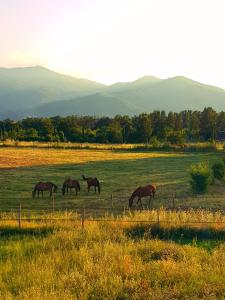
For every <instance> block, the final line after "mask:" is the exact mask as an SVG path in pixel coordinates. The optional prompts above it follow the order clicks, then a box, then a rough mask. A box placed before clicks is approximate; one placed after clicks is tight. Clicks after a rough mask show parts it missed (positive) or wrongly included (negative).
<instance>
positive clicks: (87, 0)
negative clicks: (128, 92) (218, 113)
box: [0, 0, 225, 89]
mask: <svg viewBox="0 0 225 300" xmlns="http://www.w3.org/2000/svg"><path fill="white" fill-rule="evenodd" d="M224 8H225V3H224V1H223V0H198V1H194V0H171V1H167V0H157V1H156V0H155V1H153V0H120V1H119V0H114V1H110V0H92V1H91V0H82V1H81V0H65V1H63V2H62V1H59V0H58V1H57V0H55V1H54V0H40V1H38V2H36V1H31V0H8V1H7V2H5V1H4V2H3V1H2V0H0V18H1V28H0V36H1V40H2V41H4V43H2V46H1V49H0V66H1V67H7V68H14V67H27V66H34V65H41V66H43V67H46V68H48V69H51V70H53V71H56V72H59V73H62V74H66V75H71V76H74V77H78V78H85V79H90V80H93V81H97V82H101V83H104V84H113V83H116V82H131V81H134V80H136V79H138V78H141V77H143V76H156V77H159V78H162V79H166V78H170V77H176V76H184V77H188V78H190V79H192V80H195V81H198V82H201V83H204V84H209V85H213V86H217V87H220V88H223V89H225V59H224V53H225V42H224V40H223V29H224V28H225V19H224V17H223V14H224V13H223V12H224Z"/></svg>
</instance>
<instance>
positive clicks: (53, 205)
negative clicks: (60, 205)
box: [52, 194, 55, 213]
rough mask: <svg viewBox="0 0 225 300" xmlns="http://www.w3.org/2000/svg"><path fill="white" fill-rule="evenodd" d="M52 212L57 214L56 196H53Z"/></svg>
mask: <svg viewBox="0 0 225 300" xmlns="http://www.w3.org/2000/svg"><path fill="white" fill-rule="evenodd" d="M52 212H53V213H54V212H55V197H54V194H52Z"/></svg>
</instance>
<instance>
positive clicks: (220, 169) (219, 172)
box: [212, 161, 225, 180]
mask: <svg viewBox="0 0 225 300" xmlns="http://www.w3.org/2000/svg"><path fill="white" fill-rule="evenodd" d="M224 168H225V166H224V163H223V162H222V161H218V162H216V163H215V164H214V165H213V166H212V170H213V176H214V177H215V178H216V179H219V180H221V179H223V178H224V175H225V169H224Z"/></svg>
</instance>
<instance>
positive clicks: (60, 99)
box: [0, 66, 225, 119]
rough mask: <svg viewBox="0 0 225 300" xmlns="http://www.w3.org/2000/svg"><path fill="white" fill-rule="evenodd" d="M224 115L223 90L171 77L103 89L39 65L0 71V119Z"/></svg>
mask: <svg viewBox="0 0 225 300" xmlns="http://www.w3.org/2000/svg"><path fill="white" fill-rule="evenodd" d="M207 106H211V107H213V108H214V109H216V110H225V90H223V89H221V88H217V87H214V86H210V85H205V84H202V83H200V82H197V81H194V80H192V79H189V78H186V77H183V76H176V77H172V78H168V79H160V78H157V77H154V76H144V77H142V78H139V79H137V80H135V81H133V82H118V83H115V84H112V85H110V86H106V85H103V84H100V83H97V82H94V81H91V80H87V79H79V78H75V77H72V76H67V75H62V74H59V73H57V72H54V71H51V70H49V69H46V68H44V67H41V66H36V67H26V68H13V69H5V68H0V107H1V109H0V118H1V119H4V118H8V117H10V118H13V119H18V118H24V117H27V116H55V115H61V116H66V115H72V114H77V115H98V116H103V115H105V116H113V115H115V114H128V115H135V114H139V113H141V112H150V111H153V110H165V111H167V112H168V111H181V110H202V109H203V108H204V107H207Z"/></svg>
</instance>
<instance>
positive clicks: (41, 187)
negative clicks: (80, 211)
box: [32, 182, 57, 198]
mask: <svg viewBox="0 0 225 300" xmlns="http://www.w3.org/2000/svg"><path fill="white" fill-rule="evenodd" d="M44 191H49V197H51V196H52V194H53V193H55V192H57V185H55V184H54V183H52V182H38V183H37V184H36V185H35V187H34V189H33V192H32V196H33V198H35V195H36V192H37V196H38V198H39V192H41V194H42V197H43V192H44Z"/></svg>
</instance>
